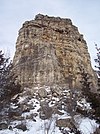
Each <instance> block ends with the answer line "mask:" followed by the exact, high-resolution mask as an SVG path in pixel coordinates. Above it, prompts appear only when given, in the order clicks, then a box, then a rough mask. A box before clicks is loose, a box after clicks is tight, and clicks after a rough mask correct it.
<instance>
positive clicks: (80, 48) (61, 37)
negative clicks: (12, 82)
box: [13, 14, 96, 89]
mask: <svg viewBox="0 0 100 134" xmlns="http://www.w3.org/2000/svg"><path fill="white" fill-rule="evenodd" d="M13 64H14V71H15V72H16V74H17V75H18V80H19V81H20V83H21V85H22V86H24V87H31V88H32V87H36V86H43V85H46V86H51V87H52V86H55V85H58V86H60V87H65V86H66V87H68V88H78V89H81V86H82V85H81V83H80V81H81V79H82V76H81V73H82V70H84V71H85V73H88V74H89V81H91V83H92V85H91V86H92V88H95V87H96V77H95V73H94V71H93V69H92V67H91V62H90V55H89V53H88V48H87V44H86V41H85V40H84V38H83V35H81V34H80V33H79V31H78V28H77V27H76V26H74V25H73V24H72V22H71V20H70V19H64V18H59V17H49V16H47V15H46V16H44V15H41V14H38V15H36V17H35V19H34V20H31V21H26V22H25V23H24V24H23V26H22V28H21V29H20V30H19V35H18V38H17V42H16V52H15V56H14V60H13Z"/></svg>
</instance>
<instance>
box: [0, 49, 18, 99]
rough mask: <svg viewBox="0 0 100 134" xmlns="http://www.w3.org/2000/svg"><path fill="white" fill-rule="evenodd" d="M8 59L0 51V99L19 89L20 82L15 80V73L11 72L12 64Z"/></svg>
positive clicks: (8, 96)
mask: <svg viewBox="0 0 100 134" xmlns="http://www.w3.org/2000/svg"><path fill="white" fill-rule="evenodd" d="M9 60H10V58H6V57H5V56H4V54H3V52H2V51H0V101H4V100H5V99H7V98H11V97H12V96H13V95H15V94H16V93H18V92H20V89H21V86H20V84H19V83H16V82H15V81H16V76H15V74H14V73H11V71H12V68H13V65H12V63H11V62H10V61H9Z"/></svg>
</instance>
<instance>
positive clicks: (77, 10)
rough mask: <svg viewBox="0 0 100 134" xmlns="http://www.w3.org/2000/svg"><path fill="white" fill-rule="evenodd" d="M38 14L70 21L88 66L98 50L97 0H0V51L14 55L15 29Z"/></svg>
mask: <svg viewBox="0 0 100 134" xmlns="http://www.w3.org/2000/svg"><path fill="white" fill-rule="evenodd" d="M38 13H41V14H44V15H50V16H59V17H63V18H70V19H71V20H72V22H73V24H74V25H75V26H77V27H78V29H79V32H80V33H81V34H83V35H84V39H85V40H86V42H87V45H88V49H89V53H90V55H91V60H92V63H93V64H94V61H93V59H94V58H95V57H96V54H95V52H96V50H95V46H94V42H95V43H97V44H98V46H99V47H100V37H99V35H100V15H99V14H100V0H0V49H3V50H5V52H6V51H8V53H10V56H11V57H12V56H13V55H14V52H15V44H16V39H17V37H18V30H19V29H20V28H21V26H22V24H23V23H24V22H25V21H27V20H32V19H34V17H35V15H36V14H38Z"/></svg>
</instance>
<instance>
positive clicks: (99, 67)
mask: <svg viewBox="0 0 100 134" xmlns="http://www.w3.org/2000/svg"><path fill="white" fill-rule="evenodd" d="M95 46H96V50H97V58H96V59H94V60H95V62H96V63H97V65H96V66H95V67H96V68H97V70H96V72H97V73H98V76H99V77H100V48H99V47H98V46H97V44H95Z"/></svg>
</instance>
